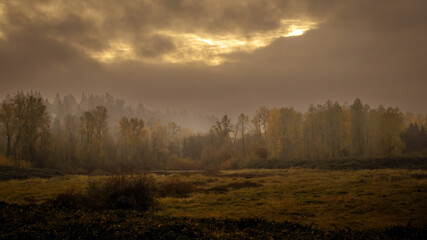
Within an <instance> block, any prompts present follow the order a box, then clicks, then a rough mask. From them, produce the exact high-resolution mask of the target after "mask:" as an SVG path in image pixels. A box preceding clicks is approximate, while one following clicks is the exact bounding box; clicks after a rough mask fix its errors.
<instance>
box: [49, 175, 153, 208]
mask: <svg viewBox="0 0 427 240" xmlns="http://www.w3.org/2000/svg"><path fill="white" fill-rule="evenodd" d="M154 196H155V194H154V181H153V180H152V179H151V178H149V177H147V176H145V175H137V176H126V175H118V176H111V177H108V178H107V179H106V180H104V181H92V182H89V186H88V187H87V189H86V191H85V192H83V193H76V192H75V191H72V190H71V191H67V192H65V193H62V194H59V195H58V196H57V197H56V198H55V199H54V200H53V204H54V205H60V206H65V207H74V208H75V207H77V208H80V207H83V208H84V207H87V208H94V209H138V210H147V209H149V208H150V207H152V206H153V205H154V203H155V199H154Z"/></svg>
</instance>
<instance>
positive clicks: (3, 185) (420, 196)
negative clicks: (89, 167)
mask: <svg viewBox="0 0 427 240" xmlns="http://www.w3.org/2000/svg"><path fill="white" fill-rule="evenodd" d="M426 175H427V171H426V170H406V169H400V170H399V169H380V170H339V171H331V170H320V169H287V170H236V171H222V172H220V173H217V174H214V175H206V174H203V173H197V172H192V173H188V172H182V173H180V172H173V173H171V174H153V175H152V177H153V178H154V179H155V180H156V181H157V182H159V183H161V184H162V183H164V184H170V183H185V184H184V185H185V186H188V185H191V186H193V187H186V189H184V190H183V192H184V193H185V194H183V195H179V194H172V195H165V196H164V197H159V198H158V202H159V204H158V206H157V211H156V212H155V213H154V214H155V215H156V216H158V217H179V218H181V217H190V218H194V219H199V218H216V219H236V220H237V219H241V218H258V217H260V218H263V219H266V220H268V221H275V222H285V221H292V222H300V223H303V224H315V225H317V226H319V228H320V229H322V230H331V229H335V228H336V227H337V228H339V229H345V228H351V229H354V230H367V229H384V228H387V227H392V226H396V225H407V224H408V223H410V224H411V225H413V226H417V227H421V228H422V227H424V226H425V225H426V224H427V205H426V204H425V201H426V199H427V179H426V178H425V176H426ZM103 178H105V177H103V176H81V175H70V176H56V177H52V178H50V179H41V178H32V179H26V180H9V181H0V201H4V202H6V203H19V204H28V203H42V202H44V201H46V200H47V199H50V198H53V197H55V196H56V195H57V194H58V193H62V192H65V191H67V189H74V190H75V191H77V192H78V191H83V190H84V189H85V188H86V187H87V184H88V181H90V180H100V179H103ZM163 186H165V185H163ZM216 188H220V189H221V188H222V189H226V190H224V191H216Z"/></svg>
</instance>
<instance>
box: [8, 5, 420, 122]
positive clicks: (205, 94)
mask: <svg viewBox="0 0 427 240" xmlns="http://www.w3.org/2000/svg"><path fill="white" fill-rule="evenodd" d="M426 5H427V2H425V1H423V0H413V1H407V2H405V3H402V2H401V1H396V0H391V1H375V2H373V1H339V0H328V1H315V0H304V1H299V0H288V1H279V0H273V1H256V0H248V1H230V0H221V1H218V0H217V1H213V0H206V1H199V0H190V1H189V0H169V1H166V0H162V1H161V0H159V1H149V0H139V1H113V0H102V1H101V0H88V1H65V0H43V1H42V0H36V1H34V0H31V1H30V0H19V1H5V2H3V3H1V4H0V9H2V10H0V32H1V34H0V84H1V86H2V87H1V88H0V94H1V95H5V94H6V93H7V92H10V91H16V90H18V89H24V90H26V89H36V90H40V91H42V92H43V93H45V94H46V95H47V96H54V94H55V93H56V92H63V93H69V92H71V93H73V94H76V95H79V94H80V92H81V91H86V92H105V91H109V92H110V93H111V94H113V95H117V96H119V97H123V98H125V99H129V100H130V101H133V102H144V103H147V104H146V105H148V106H152V107H154V108H167V107H169V108H178V109H184V108H186V109H190V110H196V111H201V112H209V113H216V114H222V113H239V112H246V113H249V112H252V111H254V109H256V108H257V107H259V106H261V105H267V106H295V107H297V108H298V109H300V110H303V109H305V108H306V107H307V106H308V104H310V103H320V102H323V101H326V100H327V99H332V100H339V101H341V102H344V101H352V100H353V99H354V98H355V97H361V98H362V99H364V100H365V101H366V102H368V103H371V104H372V105H377V104H380V103H383V104H386V105H393V106H398V107H401V108H402V109H407V110H411V111H419V112H427V109H426V108H425V102H426V98H425V92H426V90H427V81H426V80H425V79H426V76H427V70H426V68H425V66H426V64H427V60H426V58H425V56H426V55H427V47H426V45H425V42H427V29H426V27H427V25H426V24H425V23H426V22H427V16H426V15H425V14H424V12H423V9H425V7H426ZM292 21H299V22H298V23H297V24H292ZM307 23H314V25H310V26H309V27H308V28H309V30H307V31H305V32H304V34H303V35H301V36H297V37H287V38H286V37H283V36H284V35H286V34H289V33H290V29H291V28H292V25H294V26H303V25H304V24H307ZM297 30H298V28H297ZM257 36H261V37H260V38H259V39H261V40H258V41H259V42H261V43H262V44H260V45H259V46H257V47H256V46H255V47H254V42H256V39H257ZM197 38H199V40H197ZM240 42H244V44H245V47H241V46H239V44H241V43H240ZM222 45H226V46H227V47H225V48H221V46H222ZM184 60H185V61H184ZM210 63H214V64H218V65H214V66H210V65H209V64H210Z"/></svg>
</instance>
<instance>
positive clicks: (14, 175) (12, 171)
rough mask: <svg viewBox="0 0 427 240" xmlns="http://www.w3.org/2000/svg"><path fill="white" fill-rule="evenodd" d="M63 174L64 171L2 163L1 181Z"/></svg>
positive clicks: (0, 170) (0, 169)
mask: <svg viewBox="0 0 427 240" xmlns="http://www.w3.org/2000/svg"><path fill="white" fill-rule="evenodd" d="M59 175H62V172H60V171H58V170H52V169H37V168H20V167H15V166H1V165H0V181H4V180H10V179H28V178H51V177H53V176H59Z"/></svg>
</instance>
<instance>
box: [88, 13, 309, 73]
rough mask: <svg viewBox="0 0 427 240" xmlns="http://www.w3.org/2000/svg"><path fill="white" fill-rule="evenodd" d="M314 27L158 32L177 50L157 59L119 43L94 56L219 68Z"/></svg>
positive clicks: (291, 24) (289, 24)
mask: <svg viewBox="0 0 427 240" xmlns="http://www.w3.org/2000/svg"><path fill="white" fill-rule="evenodd" d="M315 25H316V24H315V23H312V22H304V21H300V20H282V21H281V27H279V28H278V29H275V30H270V31H264V32H255V33H252V34H250V35H249V36H248V35H242V34H222V35H218V34H209V33H182V32H175V31H173V30H162V31H157V32H156V33H155V34H157V35H160V36H164V37H166V38H168V39H171V41H172V42H173V44H174V46H175V49H174V50H173V51H170V52H167V53H165V54H162V55H160V56H158V57H156V58H151V59H146V58H143V57H138V56H137V54H135V51H134V49H133V47H132V45H131V44H127V43H125V42H123V41H117V42H114V43H112V44H110V48H109V49H105V50H103V51H100V52H92V53H90V55H91V56H92V57H93V58H96V59H98V60H99V61H102V62H112V61H115V60H123V59H133V60H139V61H143V62H168V63H191V62H201V63H204V64H207V65H219V64H222V63H224V62H226V61H231V60H230V59H228V58H227V55H228V54H231V53H236V52H246V53H251V52H253V51H255V50H256V49H258V48H262V47H265V46H268V45H269V44H271V43H272V42H273V41H274V40H276V39H278V38H280V37H295V36H301V35H303V34H304V33H305V32H306V31H308V30H310V29H312V28H314V27H315Z"/></svg>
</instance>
